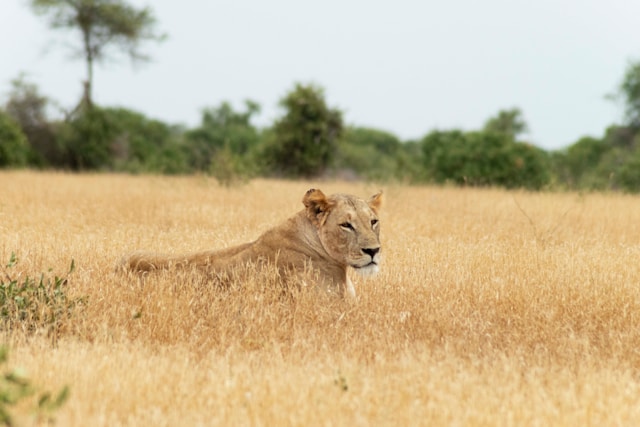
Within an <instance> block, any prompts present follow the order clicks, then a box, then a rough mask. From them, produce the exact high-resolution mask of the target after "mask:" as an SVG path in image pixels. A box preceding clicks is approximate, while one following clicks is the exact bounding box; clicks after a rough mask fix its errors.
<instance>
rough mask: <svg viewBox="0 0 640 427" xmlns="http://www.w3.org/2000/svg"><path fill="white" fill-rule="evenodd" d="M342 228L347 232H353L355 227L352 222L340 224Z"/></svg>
mask: <svg viewBox="0 0 640 427" xmlns="http://www.w3.org/2000/svg"><path fill="white" fill-rule="evenodd" d="M340 227H342V228H344V229H345V230H353V229H354V228H353V225H351V223H350V222H343V223H342V224H340Z"/></svg>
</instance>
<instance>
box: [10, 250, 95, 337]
mask: <svg viewBox="0 0 640 427" xmlns="http://www.w3.org/2000/svg"><path fill="white" fill-rule="evenodd" d="M17 262H18V260H17V258H16V255H15V253H12V254H11V258H10V259H9V263H8V264H7V265H6V269H5V272H4V276H5V277H4V279H1V278H0V331H14V330H22V331H24V332H27V333H32V332H35V331H36V330H41V329H43V328H45V329H46V331H47V334H48V336H50V337H52V339H53V340H54V341H55V339H57V336H58V334H59V332H60V329H61V327H62V326H63V324H64V322H65V321H66V320H68V319H69V318H70V317H71V315H72V313H73V312H74V310H75V309H76V307H77V306H79V305H82V304H83V303H84V302H85V298H84V297H79V298H69V297H68V296H67V294H66V289H65V288H66V284H67V277H66V276H65V277H58V276H54V277H53V278H51V277H50V276H49V275H45V274H44V273H43V274H41V275H40V278H39V279H35V278H32V277H29V276H26V277H25V278H24V279H18V278H17V277H12V276H11V275H10V270H11V269H12V268H14V267H15V266H16V264H17ZM74 268H75V265H74V262H73V261H71V265H70V267H69V271H68V272H67V276H68V275H69V274H71V273H72V272H73V270H74Z"/></svg>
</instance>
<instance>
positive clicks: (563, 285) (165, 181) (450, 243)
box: [0, 172, 640, 426]
mask: <svg viewBox="0 0 640 427" xmlns="http://www.w3.org/2000/svg"><path fill="white" fill-rule="evenodd" d="M311 187H315V188H320V189H322V190H323V191H324V192H325V193H327V194H330V193H334V192H345V193H352V194H356V195H358V196H361V197H363V198H367V197H369V196H370V195H371V194H373V193H375V192H376V191H378V190H379V189H382V190H383V191H384V197H385V200H384V205H383V208H382V212H381V239H382V248H383V249H382V253H383V257H384V258H383V263H382V268H381V273H380V274H379V275H378V276H376V277H373V278H366V279H365V278H360V277H358V276H357V275H354V276H352V279H353V281H354V283H355V287H356V292H357V293H358V298H357V300H356V301H354V302H345V301H341V300H337V299H336V298H332V297H329V296H325V295H322V294H319V293H316V292H313V291H310V290H305V289H302V290H299V291H295V290H293V291H291V292H290V293H283V292H282V289H279V288H278V283H277V277H276V276H275V274H274V275H272V276H269V275H268V274H266V275H265V274H263V275H261V276H260V277H255V278H251V279H248V280H246V281H244V282H242V283H233V284H232V285H231V286H230V287H229V288H228V289H219V288H216V287H212V286H207V283H206V281H205V280H203V278H202V277H199V276H198V275H196V274H194V273H192V272H179V273H176V272H173V273H160V274H156V275H153V276H147V277H146V278H140V277H136V276H133V275H127V274H122V273H116V272H114V267H115V265H116V263H117V262H118V260H119V259H120V258H121V257H122V256H123V255H125V254H126V253H128V252H131V251H133V250H138V249H144V250H150V251H157V252H165V253H176V254H177V253H187V252H193V251H199V250H205V249H215V248H223V247H226V246H229V245H235V244H239V243H243V242H247V241H250V240H253V239H255V238H256V237H258V235H259V234H260V233H261V232H262V231H264V230H266V229H268V228H270V227H272V226H274V225H276V224H278V223H279V222H281V221H283V220H285V219H286V218H288V217H289V216H291V215H293V214H294V213H295V212H297V211H298V210H300V209H302V207H303V206H302V203H301V199H302V196H303V195H304V193H305V191H306V190H308V189H309V188H311ZM0 188H1V190H0V260H1V261H2V262H1V267H0V268H1V269H3V270H2V271H0V274H2V275H3V276H7V275H10V276H12V277H26V276H34V277H39V276H40V274H42V273H44V274H46V275H52V276H53V275H57V276H65V277H66V278H67V282H66V284H65V285H64V291H65V292H66V294H67V295H68V298H69V299H74V298H82V302H80V303H78V304H77V305H76V306H75V307H74V308H73V310H72V312H70V315H69V316H68V317H65V318H64V319H63V321H62V322H61V323H60V325H59V327H58V328H57V329H56V331H55V332H51V330H48V331H47V330H46V328H41V329H37V330H33V328H20V327H15V325H14V327H12V328H11V329H9V328H7V327H6V325H5V327H4V329H3V330H2V341H3V343H4V344H5V345H7V346H8V348H9V367H10V368H12V369H13V368H20V370H21V371H22V372H24V373H25V374H26V375H28V377H29V378H31V379H32V380H33V382H34V383H35V384H36V385H37V386H38V387H39V388H41V389H46V390H59V389H61V388H62V387H64V386H65V385H67V386H69V389H70V396H69V399H68V400H67V402H66V403H65V404H64V405H63V406H62V407H61V408H60V409H59V410H58V411H56V413H55V418H56V425H60V426H178V425H180V426H210V425H224V426H231V425H236V426H243V425H247V426H286V425H296V426H303V425H304V426H370V425H376V426H381V425H390V426H391V425H393V426H395V425H428V426H438V425H460V426H462V425H464V426H513V425H536V426H542V425H545V426H546V425H566V426H578V425H581V426H590V425H591V426H634V425H640V197H638V196H632V195H624V194H582V195H581V194H576V193H529V192H519V191H504V190H497V189H471V188H438V187H411V186H404V185H383V186H381V187H379V186H377V185H373V184H365V183H345V182H333V181H331V182H287V181H269V180H256V181H252V182H250V183H248V184H246V185H242V186H238V187H232V188H225V187H221V186H219V185H218V184H217V183H216V181H215V180H213V179H210V178H207V177H204V176H200V177H159V176H126V175H108V174H96V175H71V174H62V173H39V172H2V173H0ZM12 253H15V255H16V257H17V264H15V265H14V266H13V267H10V268H9V267H4V266H5V265H6V264H7V263H8V262H9V260H10V258H11V254H12ZM72 260H73V262H74V265H75V269H74V271H73V272H71V273H70V274H68V276H67V272H68V271H69V266H70V264H71V261H72ZM35 398H36V397H33V399H35ZM24 406H25V409H24V411H23V412H19V415H20V417H21V418H22V419H23V421H25V422H26V423H27V425H31V424H29V423H33V418H30V415H29V413H28V411H27V409H26V407H27V406H29V405H27V404H25V405H24ZM18 409H20V408H18Z"/></svg>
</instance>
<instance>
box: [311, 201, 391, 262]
mask: <svg viewBox="0 0 640 427" xmlns="http://www.w3.org/2000/svg"><path fill="white" fill-rule="evenodd" d="M302 202H303V203H304V206H305V207H306V211H307V217H308V218H309V220H310V221H311V223H312V224H313V225H314V226H315V227H316V229H317V233H318V237H319V238H320V242H321V243H322V246H323V247H324V249H325V250H326V251H327V253H328V254H329V255H330V256H331V257H332V258H333V259H334V260H335V261H337V262H338V263H340V264H342V265H347V266H350V267H353V268H354V269H355V270H356V271H358V272H360V273H363V274H373V273H377V272H378V266H379V263H380V221H379V219H378V211H379V209H380V205H381V203H382V193H377V194H375V195H373V196H372V197H371V198H370V199H369V200H368V201H365V200H362V199H360V198H357V197H355V196H350V195H346V194H334V195H331V196H329V197H327V196H325V195H324V193H323V192H322V191H320V190H316V189H311V190H309V191H307V193H306V194H305V196H304V198H303V199H302Z"/></svg>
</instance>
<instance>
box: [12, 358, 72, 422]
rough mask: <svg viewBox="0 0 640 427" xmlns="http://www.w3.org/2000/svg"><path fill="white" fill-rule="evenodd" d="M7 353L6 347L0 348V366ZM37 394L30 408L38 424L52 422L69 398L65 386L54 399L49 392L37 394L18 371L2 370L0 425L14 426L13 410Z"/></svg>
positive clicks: (28, 381) (33, 387)
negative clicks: (36, 399) (54, 415)
mask: <svg viewBox="0 0 640 427" xmlns="http://www.w3.org/2000/svg"><path fill="white" fill-rule="evenodd" d="M8 355H9V352H8V350H7V348H6V347H4V346H3V347H0V365H4V364H6V363H7V360H8ZM35 394H38V403H37V405H36V406H35V408H30V410H31V411H32V412H33V414H34V416H35V418H36V420H37V421H39V422H43V423H45V422H46V423H50V422H53V413H54V412H55V411H56V410H57V409H59V408H60V407H62V405H63V404H64V403H65V402H66V401H67V399H68V398H69V387H67V386H65V387H63V388H62V390H60V391H59V392H58V393H57V394H56V395H55V397H54V396H53V395H52V394H51V392H48V391H44V392H40V393H38V391H37V388H36V387H35V386H34V385H33V384H32V383H31V380H29V378H27V377H26V376H25V375H24V374H23V373H21V372H20V371H19V370H6V369H5V370H4V372H2V373H1V374H0V425H3V426H14V425H16V424H15V418H16V414H15V413H14V412H15V411H14V410H13V408H15V407H16V406H18V405H20V406H21V407H24V406H23V405H22V402H24V401H25V400H27V399H30V398H31V397H32V396H33V395H35Z"/></svg>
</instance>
